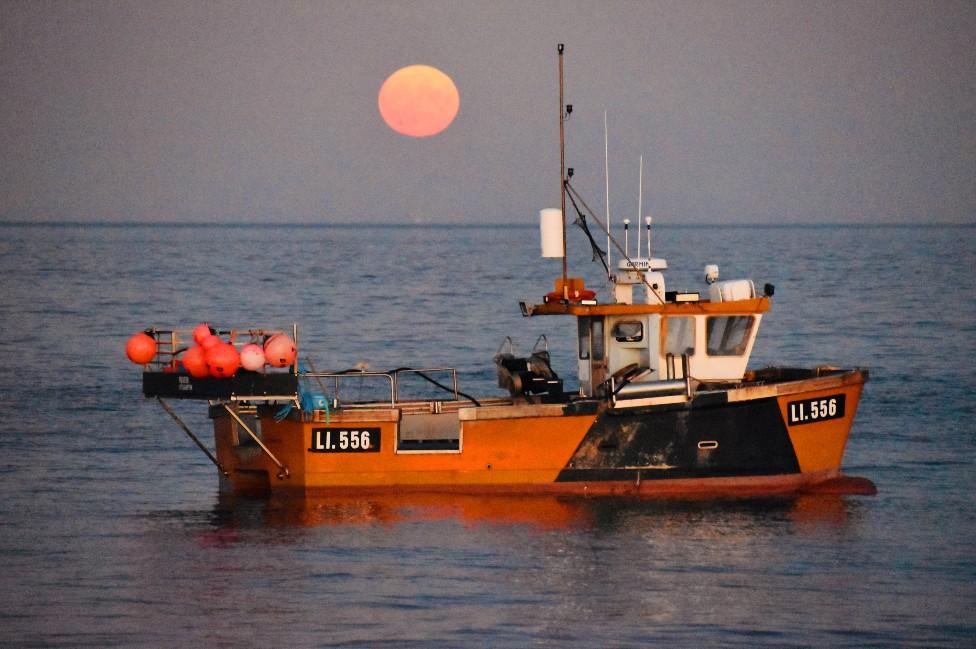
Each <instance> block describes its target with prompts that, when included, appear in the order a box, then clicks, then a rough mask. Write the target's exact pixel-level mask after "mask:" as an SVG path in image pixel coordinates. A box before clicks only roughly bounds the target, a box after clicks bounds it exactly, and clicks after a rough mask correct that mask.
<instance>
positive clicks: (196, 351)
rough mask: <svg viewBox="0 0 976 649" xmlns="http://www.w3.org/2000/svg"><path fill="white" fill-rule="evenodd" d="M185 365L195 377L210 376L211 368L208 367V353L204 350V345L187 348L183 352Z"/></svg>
mask: <svg viewBox="0 0 976 649" xmlns="http://www.w3.org/2000/svg"><path fill="white" fill-rule="evenodd" d="M183 367H185V368H186V371H187V372H188V373H189V374H190V376H192V377H193V378H196V379H202V378H203V377H205V376H208V375H209V374H210V368H208V367H207V353H206V352H205V351H203V347H200V346H194V347H190V348H189V349H188V350H186V351H185V352H184V353H183Z"/></svg>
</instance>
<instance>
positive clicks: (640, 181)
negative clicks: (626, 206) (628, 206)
mask: <svg viewBox="0 0 976 649" xmlns="http://www.w3.org/2000/svg"><path fill="white" fill-rule="evenodd" d="M638 168H639V169H640V171H639V172H638V175H637V227H638V230H637V256H638V257H640V219H641V213H642V212H643V207H642V203H643V199H644V155H643V154H641V157H640V165H639V167H638ZM647 256H648V257H650V256H651V249H650V248H648V249H647Z"/></svg>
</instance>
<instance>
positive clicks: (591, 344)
mask: <svg viewBox="0 0 976 649" xmlns="http://www.w3.org/2000/svg"><path fill="white" fill-rule="evenodd" d="M577 323H578V327H579V329H578V331H579V357H580V359H581V360H586V359H588V358H590V357H592V358H593V360H595V361H602V360H603V354H604V350H603V318H579V319H578V320H577Z"/></svg>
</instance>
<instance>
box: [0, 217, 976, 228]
mask: <svg viewBox="0 0 976 649" xmlns="http://www.w3.org/2000/svg"><path fill="white" fill-rule="evenodd" d="M567 225H571V224H570V223H569V222H568V221H567ZM79 226H81V227H101V228H111V227H120V228H121V227H147V228H152V227H164V228H166V227H175V228H213V227H216V228H221V227H224V228H444V227H453V228H462V229H487V228H508V227H515V228H537V227H539V225H538V223H536V222H505V221H498V222H489V223H463V222H455V221H437V222H425V223H412V222H411V223H405V222H401V223H383V222H374V223H356V222H352V221H338V222H331V223H320V222H306V221H289V222H284V223H271V222H266V221H243V222H215V223H201V222H199V221H108V220H101V221H65V220H45V221H7V220H2V219H0V227H79ZM655 226H656V227H665V228H714V227H721V228H759V227H763V228H794V227H795V228H829V227H868V228H889V227H890V228H905V227H910V228H927V227H956V228H970V227H976V221H970V222H959V223H957V222H954V221H931V222H925V223H922V222H918V221H896V222H891V223H872V222H868V221H837V222H824V221H798V222H796V223H783V222H777V223H764V222H762V221H748V222H738V223H722V222H714V221H703V222H698V223H668V222H664V223H661V222H656V223H655Z"/></svg>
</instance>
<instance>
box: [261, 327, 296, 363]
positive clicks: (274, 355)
mask: <svg viewBox="0 0 976 649" xmlns="http://www.w3.org/2000/svg"><path fill="white" fill-rule="evenodd" d="M297 355H298V350H296V349H295V341H294V340H292V339H291V336H289V335H287V334H275V335H273V336H271V337H270V338H268V340H267V341H265V343H264V357H265V358H266V359H267V361H268V365H270V366H272V367H288V366H289V365H291V364H292V363H294V362H295V357H296V356H297Z"/></svg>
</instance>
